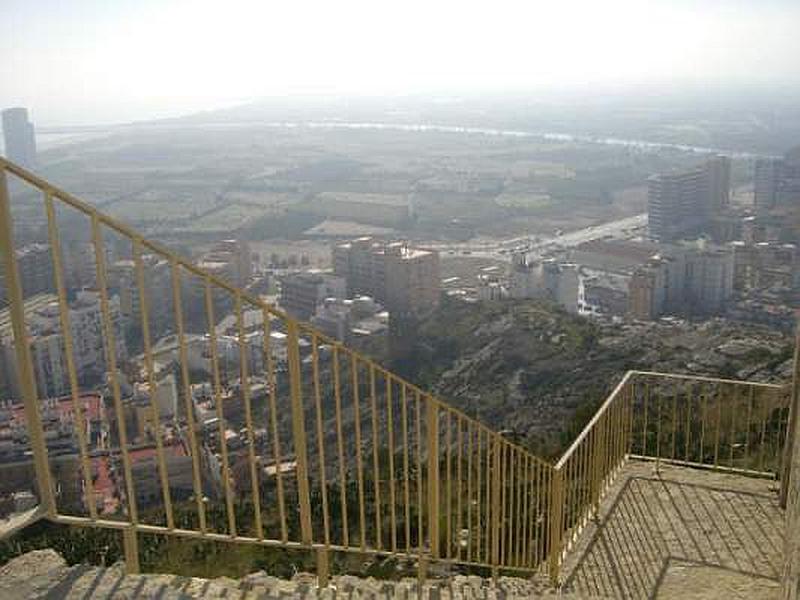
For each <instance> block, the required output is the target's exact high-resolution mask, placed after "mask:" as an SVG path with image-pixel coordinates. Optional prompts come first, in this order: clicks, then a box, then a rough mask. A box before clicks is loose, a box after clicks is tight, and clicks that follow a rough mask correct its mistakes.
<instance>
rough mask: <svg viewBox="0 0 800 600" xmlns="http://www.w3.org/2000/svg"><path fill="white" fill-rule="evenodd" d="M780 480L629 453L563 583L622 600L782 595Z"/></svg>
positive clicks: (573, 553)
mask: <svg viewBox="0 0 800 600" xmlns="http://www.w3.org/2000/svg"><path fill="white" fill-rule="evenodd" d="M777 486H778V484H777V483H776V482H775V481H771V480H766V479H757V478H750V477H743V476H739V475H732V474H725V473H717V472H712V471H706V470H697V469H690V468H685V467H676V466H670V465H664V464H662V465H661V466H660V469H659V471H658V472H656V471H655V463H651V462H643V461H642V462H640V461H631V462H630V463H628V464H627V465H626V466H625V467H624V468H623V470H622V471H621V473H620V474H619V475H618V478H617V480H616V481H615V482H614V484H613V485H612V486H611V489H610V490H609V492H608V494H607V495H606V497H605V499H604V501H603V502H602V505H601V507H600V514H599V520H598V521H590V522H589V523H588V525H587V526H586V529H585V530H584V532H583V533H582V535H581V536H580V538H579V539H578V540H577V542H576V544H575V547H574V548H573V549H572V550H571V551H570V552H569V553H568V555H567V558H566V560H565V564H564V567H563V569H562V573H563V575H564V581H565V584H564V589H565V590H566V591H569V592H573V593H575V594H578V595H592V594H594V595H596V596H603V597H609V598H621V599H627V598H631V599H639V598H665V599H666V598H689V597H691V598H709V599H710V598H723V597H724V598H739V597H742V598H749V599H756V598H772V597H776V594H777V589H778V588H777V582H778V580H779V578H780V575H781V569H782V565H783V552H782V549H783V542H784V540H783V535H784V534H783V529H784V515H783V512H782V511H781V509H780V508H779V505H778V495H777V490H778V487H777ZM704 577H705V578H707V581H706V582H705V583H702V582H703V581H704V579H703V578H704ZM723 591H724V593H723ZM689 594H693V595H689Z"/></svg>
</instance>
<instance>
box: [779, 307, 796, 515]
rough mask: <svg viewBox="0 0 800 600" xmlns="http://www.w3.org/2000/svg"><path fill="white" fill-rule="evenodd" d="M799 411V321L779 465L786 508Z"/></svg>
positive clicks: (782, 494) (781, 498) (783, 506)
mask: <svg viewBox="0 0 800 600" xmlns="http://www.w3.org/2000/svg"><path fill="white" fill-rule="evenodd" d="M798 411H800V319H798V320H797V322H796V323H795V342H794V373H793V377H792V388H791V396H790V398H789V423H788V425H787V428H786V441H785V442H784V447H783V463H782V465H781V467H782V468H781V471H782V472H781V474H780V478H781V489H780V498H779V502H780V506H781V508H786V504H787V501H788V498H789V483H790V482H789V480H790V479H791V476H792V468H791V465H792V449H793V448H794V445H795V444H796V443H797V439H798V437H797V420H798V418H797V414H798Z"/></svg>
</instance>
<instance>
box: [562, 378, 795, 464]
mask: <svg viewBox="0 0 800 600" xmlns="http://www.w3.org/2000/svg"><path fill="white" fill-rule="evenodd" d="M634 377H657V378H662V379H678V380H682V381H696V382H700V383H720V384H725V385H744V386H748V387H754V388H764V389H771V390H784V389H786V387H787V385H788V384H779V383H766V382H760V381H747V380H742V379H726V378H723V377H709V376H706V375H690V374H684V373H662V372H660V371H639V370H635V369H631V370H630V371H627V372H626V373H625V375H624V376H623V378H622V379H621V380H620V382H619V383H618V384H617V385H616V387H615V388H614V390H613V391H612V392H611V393H610V394H609V395H608V396H607V397H606V399H605V401H603V404H602V405H601V406H600V407H599V408H598V409H597V411H596V412H595V414H594V415H593V416H592V419H591V420H590V421H589V422H588V423H587V424H586V425H585V426H584V428H583V429H582V430H581V432H580V433H579V434H578V437H576V438H575V440H573V442H572V444H570V446H569V448H567V449H566V450H565V451H564V453H563V454H562V455H561V458H559V459H558V460H557V461H556V462H555V464H554V465H553V468H554V469H556V470H558V469H561V468H562V467H563V466H564V464H565V463H566V462H567V460H569V458H570V456H572V454H574V452H575V450H577V448H578V447H579V446H580V445H581V442H582V441H583V440H584V439H585V438H586V436H587V435H589V432H590V431H591V430H592V429H593V428H594V427H595V425H597V422H598V421H599V420H600V418H601V417H602V416H603V413H604V412H605V411H606V410H607V409H608V407H609V406H610V405H611V404H612V403H613V402H614V400H615V399H616V397H617V395H618V394H619V393H620V392H621V391H622V390H623V389H624V388H625V386H626V385H627V383H628V382H629V381H630V380H631V378H634Z"/></svg>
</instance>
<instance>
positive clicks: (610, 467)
mask: <svg viewBox="0 0 800 600" xmlns="http://www.w3.org/2000/svg"><path fill="white" fill-rule="evenodd" d="M790 393H791V390H790V388H789V387H788V386H780V385H774V384H767V383H754V382H745V381H735V380H729V379H719V378H711V377H699V376H689V375H674V374H667V373H651V372H641V371H630V372H628V373H627V374H626V375H625V377H624V378H623V379H622V381H621V382H620V383H619V385H617V387H616V388H615V389H614V391H613V392H612V393H611V395H610V396H609V397H608V398H607V399H606V401H605V402H604V403H603V404H602V406H601V407H600V409H599V410H598V411H597V413H596V414H595V415H594V417H593V418H592V419H591V421H589V423H588V424H587V425H586V427H585V428H584V429H583V431H582V432H581V433H580V435H579V436H578V438H577V439H576V440H575V441H574V442H573V443H572V445H571V446H570V447H569V449H568V450H567V451H566V452H565V453H564V455H563V456H562V457H561V458H560V459H559V460H558V462H557V463H556V464H555V467H554V473H553V482H554V485H553V490H552V494H553V506H554V507H556V508H555V510H554V512H553V515H552V524H551V528H550V532H551V539H550V549H551V552H550V554H549V561H550V565H549V570H550V576H551V578H552V579H553V582H554V583H555V582H556V581H557V580H558V576H559V572H560V566H561V562H562V560H563V558H564V555H565V554H566V552H567V551H569V549H570V548H571V546H572V544H573V543H574V542H575V540H576V539H577V538H578V536H579V535H580V533H581V531H582V529H583V528H584V527H585V525H586V524H587V523H588V521H589V519H591V518H592V517H595V516H596V515H597V511H598V508H599V503H600V500H602V498H603V496H604V495H605V494H606V492H607V490H608V488H609V486H610V485H611V483H612V482H613V481H614V478H615V476H616V475H617V474H618V473H619V471H620V469H621V468H622V467H623V466H624V464H625V462H626V461H627V460H628V459H630V458H636V459H641V460H650V461H653V462H654V466H655V468H656V469H658V466H659V465H660V464H661V463H670V464H676V465H682V466H688V467H695V468H706V469H714V470H723V471H728V472H731V473H738V474H742V475H750V476H760V477H778V475H779V474H780V473H781V462H782V460H783V447H784V441H785V437H786V433H787V423H788V422H789V417H788V412H789V396H790Z"/></svg>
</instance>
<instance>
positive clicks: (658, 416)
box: [655, 393, 663, 470]
mask: <svg viewBox="0 0 800 600" xmlns="http://www.w3.org/2000/svg"><path fill="white" fill-rule="evenodd" d="M662 408H663V407H662V402H661V394H660V393H657V395H656V409H655V412H656V470H658V469H659V466H660V462H661V421H662V420H663V415H662Z"/></svg>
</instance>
